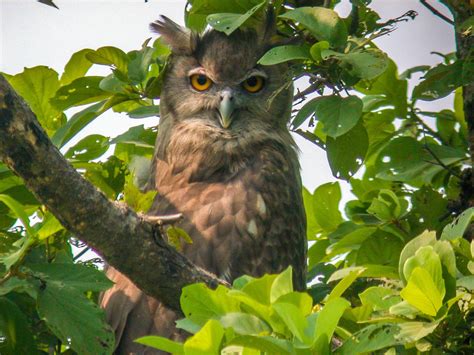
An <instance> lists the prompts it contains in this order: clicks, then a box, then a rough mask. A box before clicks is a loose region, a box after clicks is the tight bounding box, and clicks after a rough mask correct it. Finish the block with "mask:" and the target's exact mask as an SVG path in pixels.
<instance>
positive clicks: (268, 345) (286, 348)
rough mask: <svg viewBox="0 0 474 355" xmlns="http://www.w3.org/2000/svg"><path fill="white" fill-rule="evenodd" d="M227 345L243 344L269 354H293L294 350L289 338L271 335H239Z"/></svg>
mask: <svg viewBox="0 0 474 355" xmlns="http://www.w3.org/2000/svg"><path fill="white" fill-rule="evenodd" d="M227 345H241V346H244V347H246V348H251V349H257V350H260V351H262V352H264V353H267V354H291V353H292V351H293V347H292V346H291V343H290V342H289V341H288V340H285V339H278V338H275V337H271V336H251V335H244V336H237V337H235V338H233V339H232V340H231V341H230V342H229V343H228V344H227Z"/></svg>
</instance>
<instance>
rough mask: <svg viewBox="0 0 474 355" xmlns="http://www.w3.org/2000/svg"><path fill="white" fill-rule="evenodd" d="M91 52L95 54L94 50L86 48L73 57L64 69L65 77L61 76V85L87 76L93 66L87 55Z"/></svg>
mask: <svg viewBox="0 0 474 355" xmlns="http://www.w3.org/2000/svg"><path fill="white" fill-rule="evenodd" d="M91 52H93V50H92V49H88V48H86V49H82V50H80V51H79V52H76V53H74V54H73V55H72V56H71V59H69V61H68V62H67V64H66V66H65V67H64V72H63V75H61V85H67V84H70V83H72V82H73V81H74V80H76V79H78V78H80V77H83V76H84V75H86V73H87V72H88V71H89V68H90V67H91V66H92V62H91V61H90V60H89V59H87V54H89V53H91Z"/></svg>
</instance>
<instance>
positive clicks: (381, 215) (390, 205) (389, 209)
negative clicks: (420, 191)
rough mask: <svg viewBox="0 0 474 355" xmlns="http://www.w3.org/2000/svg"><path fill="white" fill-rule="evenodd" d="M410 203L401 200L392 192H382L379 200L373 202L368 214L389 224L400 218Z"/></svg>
mask: <svg viewBox="0 0 474 355" xmlns="http://www.w3.org/2000/svg"><path fill="white" fill-rule="evenodd" d="M407 208H408V202H407V201H406V200H404V199H403V198H399V197H398V196H397V195H395V193H394V192H393V191H391V190H386V189H383V190H380V192H379V195H378V196H377V198H374V199H373V200H372V203H371V205H370V207H369V208H368V209H367V212H369V213H370V214H373V215H374V216H375V217H377V218H378V219H379V220H381V221H384V222H389V221H393V220H396V219H398V218H400V217H401V216H402V215H403V214H404V213H405V212H406V210H407Z"/></svg>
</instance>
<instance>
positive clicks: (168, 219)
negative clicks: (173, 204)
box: [141, 213, 183, 226]
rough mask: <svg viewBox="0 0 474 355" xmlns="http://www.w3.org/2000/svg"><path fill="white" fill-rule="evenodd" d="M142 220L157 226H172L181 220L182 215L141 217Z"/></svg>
mask: <svg viewBox="0 0 474 355" xmlns="http://www.w3.org/2000/svg"><path fill="white" fill-rule="evenodd" d="M141 217H142V218H143V220H145V221H147V222H150V223H154V224H157V225H159V226H164V225H167V224H174V223H176V222H178V221H180V220H181V219H183V214H182V213H176V214H170V215H166V216H147V215H142V216H141Z"/></svg>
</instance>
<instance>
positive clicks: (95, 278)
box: [26, 263, 113, 292]
mask: <svg viewBox="0 0 474 355" xmlns="http://www.w3.org/2000/svg"><path fill="white" fill-rule="evenodd" d="M26 270H28V272H29V273H31V274H32V275H34V276H35V277H37V278H40V279H42V280H44V281H46V283H47V285H51V284H54V286H57V287H63V286H67V287H70V288H73V289H75V290H77V291H81V292H85V291H97V292H99V291H104V290H106V289H108V288H110V287H111V286H112V285H113V283H112V282H111V281H110V280H109V279H108V278H107V277H106V276H105V274H104V273H103V272H101V271H99V270H97V269H95V268H93V267H90V266H85V265H81V264H61V263H58V264H56V263H49V264H27V266H26Z"/></svg>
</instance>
